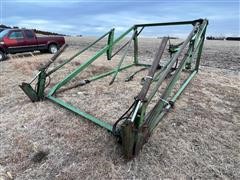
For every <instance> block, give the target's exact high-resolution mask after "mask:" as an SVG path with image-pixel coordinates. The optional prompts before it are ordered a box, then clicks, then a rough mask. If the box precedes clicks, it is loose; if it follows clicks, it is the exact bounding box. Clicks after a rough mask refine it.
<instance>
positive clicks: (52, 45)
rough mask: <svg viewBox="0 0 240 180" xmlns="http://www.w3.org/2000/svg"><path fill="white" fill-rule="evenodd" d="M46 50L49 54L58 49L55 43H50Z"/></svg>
mask: <svg viewBox="0 0 240 180" xmlns="http://www.w3.org/2000/svg"><path fill="white" fill-rule="evenodd" d="M48 51H49V52H50V53H51V54H55V53H56V52H57V51H58V47H57V45H56V44H50V45H49V47H48Z"/></svg>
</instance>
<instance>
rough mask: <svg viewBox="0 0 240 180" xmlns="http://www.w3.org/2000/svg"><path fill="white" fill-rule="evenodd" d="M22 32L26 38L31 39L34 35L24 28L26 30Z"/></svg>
mask: <svg viewBox="0 0 240 180" xmlns="http://www.w3.org/2000/svg"><path fill="white" fill-rule="evenodd" d="M24 32H25V34H26V36H27V38H29V39H32V38H34V37H35V36H34V34H33V32H32V31H30V30H26V31H24Z"/></svg>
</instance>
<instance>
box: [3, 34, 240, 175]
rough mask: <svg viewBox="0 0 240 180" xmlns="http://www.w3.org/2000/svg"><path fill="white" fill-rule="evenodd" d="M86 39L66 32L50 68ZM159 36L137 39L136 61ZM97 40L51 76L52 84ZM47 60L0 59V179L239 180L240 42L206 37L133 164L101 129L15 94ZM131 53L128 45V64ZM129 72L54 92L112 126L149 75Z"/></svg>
mask: <svg viewBox="0 0 240 180" xmlns="http://www.w3.org/2000/svg"><path fill="white" fill-rule="evenodd" d="M93 39H94V38H90V37H89V38H87V37H81V38H80V37H79V38H77V37H75V38H73V37H67V43H68V44H69V45H70V47H69V48H68V49H67V50H66V52H65V53H64V54H63V55H62V56H61V57H60V58H59V60H58V62H56V64H58V63H59V62H63V60H64V59H66V58H67V57H70V56H71V55H73V54H74V53H76V52H77V51H78V50H80V49H82V48H83V47H84V46H86V45H88V44H89V43H90V42H91V41H93ZM159 42H160V40H159V39H148V38H142V39H141V40H140V52H139V54H140V55H139V56H140V59H141V61H142V62H150V61H151V60H152V58H153V57H154V52H155V50H156V48H157V45H158V44H159ZM102 46H103V42H100V44H98V45H97V46H95V47H94V48H91V49H90V50H89V51H87V52H85V53H84V54H83V55H82V56H81V57H79V58H77V59H76V60H74V61H73V62H71V63H69V64H68V65H66V67H65V68H63V69H61V70H59V71H58V72H56V73H55V74H53V76H52V77H51V82H50V84H49V87H52V86H53V85H54V84H56V83H57V82H58V81H59V80H61V79H62V78H63V77H64V76H66V75H67V74H68V73H69V72H70V71H71V70H73V69H75V68H76V66H79V65H80V64H81V63H82V62H84V60H86V59H87V58H89V57H90V56H92V55H93V54H94V52H95V51H96V50H97V49H99V48H100V47H102ZM50 57H51V55H49V54H39V53H34V56H32V55H29V54H21V55H12V56H11V57H10V58H9V59H8V60H7V61H3V62H0V83H1V84H0V85H1V88H0V113H1V114H0V179H10V177H11V176H12V177H13V178H14V179H43V180H45V179H160V178H169V179H240V44H239V42H234V41H205V45H204V49H203V54H202V58H201V66H200V71H199V73H198V74H197V75H196V76H195V78H194V79H193V80H192V81H191V83H190V84H189V85H188V87H187V88H186V90H185V91H184V93H183V94H182V95H181V96H180V98H179V99H178V100H177V102H176V104H175V108H174V109H173V110H171V112H170V113H169V114H168V115H167V116H166V117H165V118H164V120H163V121H162V122H161V123H160V124H159V125H158V127H157V128H156V130H155V132H154V133H153V135H152V136H151V137H150V139H149V141H148V142H147V143H146V144H145V145H144V147H143V149H142V151H141V152H140V154H139V156H137V157H136V158H135V159H133V160H132V161H126V160H125V159H124V157H123V154H122V151H121V146H120V145H119V144H118V143H117V141H116V139H115V137H114V136H113V135H111V134H110V133H109V132H107V131H106V130H104V129H103V128H100V127H98V126H97V125H95V124H93V123H91V122H89V121H87V120H86V119H84V118H82V117H80V116H77V115H75V114H74V113H72V112H70V111H68V110H66V109H63V108H62V107H60V106H58V105H56V104H54V103H52V102H50V101H49V100H45V101H42V102H37V103H32V102H31V101H30V100H29V99H28V97H27V96H26V95H25V94H24V93H23V92H22V90H21V89H20V88H19V86H18V85H19V84H21V82H29V81H30V80H31V78H32V77H33V76H34V74H36V73H37V69H38V68H39V67H40V66H41V65H42V64H44V63H45V62H47V61H48V59H49V58H50ZM120 58H121V54H120V55H117V56H115V58H114V59H113V60H112V61H107V60H106V58H100V59H99V60H98V61H96V62H95V63H93V65H91V66H90V68H89V69H88V70H86V71H85V72H83V73H82V74H80V75H79V76H78V77H77V78H75V79H73V81H72V82H71V83H72V84H74V83H77V82H78V81H79V80H80V79H85V78H86V77H88V76H90V75H94V74H99V73H101V72H104V71H106V70H110V69H111V68H113V67H114V66H116V64H117V63H118V61H119V59H120ZM132 59H133V57H132V55H131V51H130V53H129V54H128V56H127V59H126V63H127V62H130V61H132ZM136 70H137V68H133V69H132V70H131V71H130V70H126V71H123V72H121V73H119V75H118V76H117V78H116V81H115V82H114V84H113V85H111V86H109V82H110V81H111V76H110V77H106V78H104V79H102V80H99V81H96V82H94V83H90V84H88V85H86V86H82V87H77V88H75V89H70V90H68V91H65V92H62V93H59V94H58V95H57V96H58V97H59V98H62V99H64V100H65V101H67V102H69V103H71V104H74V105H76V106H78V107H79V108H81V109H82V110H84V111H86V112H88V113H91V114H93V115H94V116H96V117H98V118H101V119H104V120H106V121H107V122H109V123H114V121H116V120H117V118H119V117H120V116H121V115H122V114H123V113H124V111H126V109H127V108H128V107H129V105H130V104H131V103H132V102H133V98H134V96H136V95H137V93H138V92H139V90H140V88H141V85H140V81H141V78H142V77H144V74H145V73H146V71H145V72H141V73H139V74H137V75H136V76H135V77H134V79H133V81H130V82H128V83H126V82H124V79H125V78H126V77H127V76H128V75H129V74H130V73H131V72H134V71H136ZM71 83H70V85H71ZM36 155H38V156H36Z"/></svg>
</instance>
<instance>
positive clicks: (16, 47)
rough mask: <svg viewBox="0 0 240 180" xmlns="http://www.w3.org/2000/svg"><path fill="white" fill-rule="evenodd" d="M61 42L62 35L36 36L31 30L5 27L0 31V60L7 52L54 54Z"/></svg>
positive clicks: (63, 42)
mask: <svg viewBox="0 0 240 180" xmlns="http://www.w3.org/2000/svg"><path fill="white" fill-rule="evenodd" d="M63 44H65V39H64V37H60V36H59V37H57V36H51V37H50V36H44V37H37V36H36V34H35V33H34V31H33V30H29V29H5V30H3V31H1V32H0V61H2V60H4V59H5V58H6V56H7V54H14V53H20V52H32V51H41V52H49V53H52V54H54V53H56V52H57V50H58V49H59V48H60V47H61V46H62V45H63Z"/></svg>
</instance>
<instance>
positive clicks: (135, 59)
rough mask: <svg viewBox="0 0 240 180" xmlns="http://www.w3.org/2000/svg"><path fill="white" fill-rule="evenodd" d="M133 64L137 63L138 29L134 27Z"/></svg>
mask: <svg viewBox="0 0 240 180" xmlns="http://www.w3.org/2000/svg"><path fill="white" fill-rule="evenodd" d="M133 41H134V64H138V30H137V27H134V37H133Z"/></svg>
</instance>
